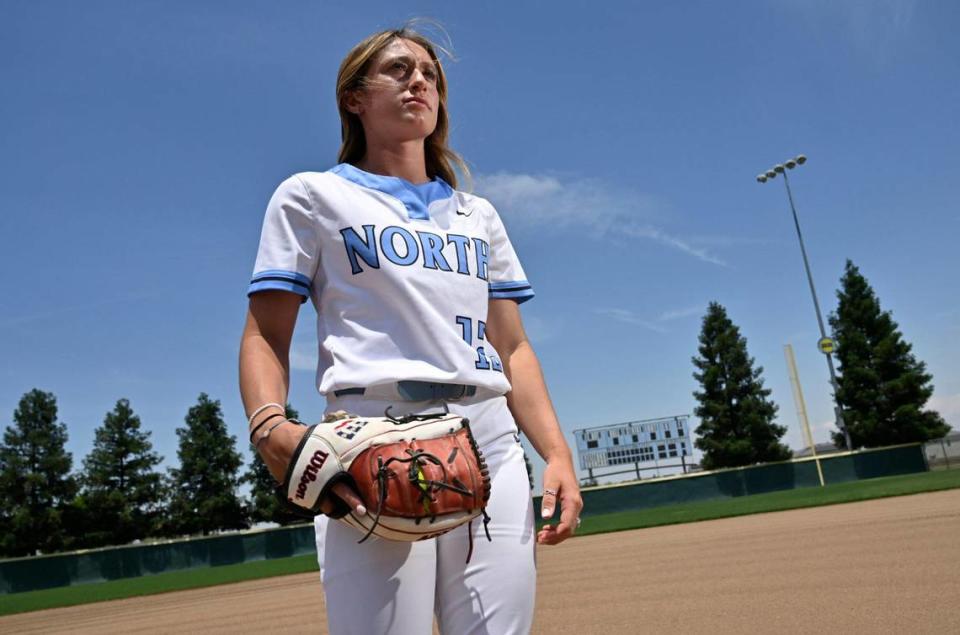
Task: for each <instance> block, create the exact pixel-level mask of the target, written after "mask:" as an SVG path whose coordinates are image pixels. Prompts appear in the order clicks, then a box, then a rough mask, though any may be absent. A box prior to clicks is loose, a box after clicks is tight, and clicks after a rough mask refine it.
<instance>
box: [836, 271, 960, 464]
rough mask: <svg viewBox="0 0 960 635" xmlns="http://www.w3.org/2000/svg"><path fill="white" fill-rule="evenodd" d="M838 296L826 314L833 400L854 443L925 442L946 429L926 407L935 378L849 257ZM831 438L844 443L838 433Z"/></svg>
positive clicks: (947, 426) (945, 431)
mask: <svg viewBox="0 0 960 635" xmlns="http://www.w3.org/2000/svg"><path fill="white" fill-rule="evenodd" d="M837 298H838V299H839V304H838V305H837V311H836V312H835V313H833V314H831V315H830V326H831V327H832V328H833V332H834V336H835V338H836V342H837V348H836V355H837V360H838V362H839V365H840V377H839V378H838V380H837V383H838V384H839V390H838V391H837V401H838V402H839V403H840V407H841V408H842V409H843V419H844V421H845V422H846V424H847V428H848V429H849V431H850V441H851V443H853V446H854V447H855V448H859V447H876V446H882V445H893V444H897V443H910V442H913V441H927V440H929V439H936V438H939V437H942V436H943V435H945V434H946V433H947V432H949V430H950V426H949V425H947V424H946V422H944V420H943V418H942V417H941V416H940V415H939V414H938V413H936V412H934V411H931V410H924V406H925V405H926V403H927V400H928V399H930V396H931V395H932V394H933V385H932V384H931V382H932V380H933V377H932V376H931V375H930V374H929V373H927V372H926V366H925V364H924V363H923V362H921V361H919V360H917V358H916V357H914V355H913V353H912V352H911V350H912V347H911V345H910V344H908V343H907V342H905V341H904V340H903V335H901V333H900V331H899V330H898V326H897V323H896V322H894V320H893V317H892V315H891V314H890V312H889V311H883V310H882V309H881V308H880V301H879V300H878V299H877V296H876V294H875V293H874V291H873V288H872V287H871V286H870V284H869V283H868V282H867V280H866V278H864V277H863V275H862V274H861V273H860V270H859V269H857V267H856V266H854V264H853V263H852V262H851V261H849V260H848V261H847V264H846V268H845V271H844V274H843V277H842V278H841V279H840V290H839V291H837ZM833 438H834V442H835V443H837V444H838V445H841V444H843V434H842V433H841V432H834V433H833Z"/></svg>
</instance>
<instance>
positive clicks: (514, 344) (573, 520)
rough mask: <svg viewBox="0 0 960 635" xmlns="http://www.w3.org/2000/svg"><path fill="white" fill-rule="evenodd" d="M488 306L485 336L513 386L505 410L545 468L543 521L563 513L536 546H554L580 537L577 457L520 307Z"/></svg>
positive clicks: (510, 304)
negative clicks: (561, 422)
mask: <svg viewBox="0 0 960 635" xmlns="http://www.w3.org/2000/svg"><path fill="white" fill-rule="evenodd" d="M489 302H490V304H489V309H488V311H487V327H486V336H487V338H488V339H489V340H490V343H491V344H493V347H494V348H495V349H496V350H497V353H499V355H500V360H501V361H502V362H503V370H504V372H505V373H506V375H507V379H508V380H510V383H511V384H512V386H513V390H511V391H510V392H509V393H508V394H507V405H508V406H509V408H510V412H511V413H512V414H513V418H514V419H515V420H516V422H517V425H518V426H520V430H521V431H523V433H524V435H526V437H527V438H528V439H530V442H531V443H532V444H533V447H534V448H535V449H536V450H537V453H538V454H539V455H540V456H541V457H543V460H544V461H546V463H547V467H546V470H545V471H544V473H543V488H544V494H543V500H542V502H541V508H542V510H543V511H542V516H543V518H544V519H549V518H551V517H552V516H553V514H554V511H555V509H556V505H557V502H558V501H559V503H560V507H561V510H562V511H561V514H560V521H559V523H557V524H556V526H554V525H552V524H545V525H544V526H543V528H542V529H541V530H540V533H539V534H538V535H537V542H539V543H541V544H547V545H555V544H558V543H560V542H563V541H564V540H566V539H567V538H569V537H570V536H571V535H572V534H573V532H574V531H576V528H577V523H578V521H579V517H580V510H581V509H582V508H583V500H582V499H581V498H580V486H579V484H578V483H577V475H576V473H575V472H574V469H573V457H572V455H571V452H570V447H569V446H568V445H567V441H566V439H564V437H563V432H562V431H561V430H560V423H559V421H558V420H557V413H556V412H555V411H554V409H553V404H552V403H551V402H550V395H549V393H548V392H547V384H546V382H545V381H544V379H543V371H542V370H541V369H540V362H539V361H538V360H537V356H536V354H535V353H534V352H533V348H532V347H531V346H530V342H529V341H528V340H527V334H526V333H525V332H524V330H523V322H522V321H521V319H520V309H519V308H518V306H517V303H516V302H514V301H513V300H506V299H503V300H490V301H489ZM552 492H555V493H552Z"/></svg>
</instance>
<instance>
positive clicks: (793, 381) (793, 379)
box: [783, 344, 823, 487]
mask: <svg viewBox="0 0 960 635" xmlns="http://www.w3.org/2000/svg"><path fill="white" fill-rule="evenodd" d="M783 355H784V357H786V358H787V371H788V372H789V373H790V385H791V386H792V387H793V402H794V403H795V404H796V406H797V418H798V419H799V420H800V428H801V429H802V430H803V436H804V439H805V440H806V442H807V445H808V446H810V452H811V453H812V454H813V460H814V462H815V463H816V464H817V476H819V477H820V487H823V469H822V468H821V467H820V458H819V457H818V456H817V447H816V445H815V444H814V442H813V435H812V434H810V422H809V421H808V420H807V404H806V403H805V402H804V401H803V391H802V390H801V389H800V377H799V375H797V362H796V360H795V359H794V357H793V346H791V345H790V344H784V346H783Z"/></svg>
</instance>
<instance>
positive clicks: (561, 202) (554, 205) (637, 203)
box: [475, 172, 727, 267]
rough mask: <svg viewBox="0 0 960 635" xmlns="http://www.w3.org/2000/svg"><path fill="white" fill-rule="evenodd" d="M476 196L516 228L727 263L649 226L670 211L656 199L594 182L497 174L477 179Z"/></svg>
mask: <svg viewBox="0 0 960 635" xmlns="http://www.w3.org/2000/svg"><path fill="white" fill-rule="evenodd" d="M475 180H476V191H477V192H478V193H479V194H481V195H482V196H484V197H486V198H488V199H490V201H491V202H492V203H493V204H494V205H495V206H496V207H497V209H498V210H499V211H500V213H501V214H503V215H504V216H505V217H508V218H509V219H510V222H511V224H512V225H513V226H515V227H520V226H533V227H537V228H543V227H554V228H577V229H585V230H587V231H588V232H589V233H590V234H591V235H592V236H593V237H594V238H598V239H599V238H604V237H608V236H614V237H622V236H627V237H630V238H645V239H649V240H653V241H656V242H658V243H660V244H661V245H664V246H666V247H669V248H671V249H676V250H678V251H681V252H683V253H685V254H687V255H690V256H693V257H694V258H697V259H699V260H702V261H704V262H708V263H711V264H715V265H720V266H723V267H725V266H727V263H726V262H724V261H723V260H721V259H720V258H718V257H717V256H715V255H714V254H712V253H710V251H709V250H708V249H707V248H706V247H704V246H698V245H696V244H695V243H694V241H692V240H690V239H687V238H684V237H681V236H676V235H674V234H671V233H670V232H667V231H665V230H663V229H662V228H660V227H657V226H656V225H655V224H653V222H652V221H653V220H654V219H656V218H658V217H659V216H662V214H663V212H664V210H665V209H666V208H667V207H668V206H667V205H666V204H665V203H663V202H660V201H658V200H657V199H656V198H654V197H652V196H649V195H646V194H642V193H639V192H635V191H631V190H626V189H622V188H616V187H613V186H611V185H610V184H606V183H602V182H600V181H597V180H593V179H584V178H564V179H563V180H561V179H559V178H557V177H554V176H546V175H533V174H507V173H503V172H501V173H497V174H489V175H478V176H477V177H476V179H475Z"/></svg>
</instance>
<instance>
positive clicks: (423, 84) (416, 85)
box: [410, 68, 427, 92]
mask: <svg viewBox="0 0 960 635" xmlns="http://www.w3.org/2000/svg"><path fill="white" fill-rule="evenodd" d="M426 88H427V78H426V77H424V76H423V71H422V70H420V69H419V68H414V69H413V72H412V73H410V91H411V92H413V91H414V89H417V90H421V91H422V90H426Z"/></svg>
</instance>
